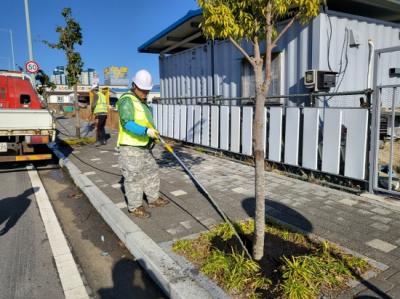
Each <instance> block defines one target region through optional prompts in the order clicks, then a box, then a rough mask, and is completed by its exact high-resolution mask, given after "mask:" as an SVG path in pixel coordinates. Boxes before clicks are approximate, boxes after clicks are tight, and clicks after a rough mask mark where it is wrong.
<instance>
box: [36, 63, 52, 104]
mask: <svg viewBox="0 0 400 299" xmlns="http://www.w3.org/2000/svg"><path fill="white" fill-rule="evenodd" d="M35 80H36V81H39V82H40V85H36V91H37V93H38V94H40V95H41V96H42V97H43V99H44V100H45V102H46V103H45V104H46V105H47V97H48V92H47V90H48V89H51V90H54V89H55V88H56V85H55V84H54V83H53V82H51V81H50V78H49V76H47V74H46V73H45V72H44V71H43V70H39V71H38V73H37V74H36V76H35Z"/></svg>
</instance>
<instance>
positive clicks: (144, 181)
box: [119, 146, 160, 211]
mask: <svg viewBox="0 0 400 299" xmlns="http://www.w3.org/2000/svg"><path fill="white" fill-rule="evenodd" d="M119 167H120V169H121V172H122V175H123V176H124V187H125V196H126V198H127V200H128V210H129V211H132V210H134V209H136V208H138V207H140V206H141V205H142V200H143V194H145V195H146V198H147V201H148V202H149V203H151V202H153V201H155V200H156V199H158V197H159V194H158V191H159V189H160V178H159V176H158V165H157V163H156V161H155V160H154V158H153V156H152V154H151V152H150V150H148V149H144V148H138V147H134V146H121V147H120V155H119Z"/></svg>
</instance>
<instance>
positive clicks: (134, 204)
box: [117, 70, 168, 218]
mask: <svg viewBox="0 0 400 299" xmlns="http://www.w3.org/2000/svg"><path fill="white" fill-rule="evenodd" d="M152 87H153V85H152V78H151V75H150V73H149V72H148V71H146V70H140V71H138V72H137V73H136V74H135V76H134V77H133V79H132V88H131V90H130V91H129V92H127V93H125V94H123V95H122V96H121V97H120V99H119V100H118V103H117V109H118V115H119V120H120V121H119V134H118V147H119V150H120V155H119V167H120V168H121V172H122V175H123V177H124V188H125V196H126V198H127V202H128V211H129V212H130V213H131V214H132V215H133V216H136V217H141V218H148V217H150V213H149V212H148V211H147V210H146V209H145V207H144V206H143V199H144V198H146V199H147V202H148V206H149V207H150V208H151V207H162V206H165V205H166V204H168V200H166V199H164V198H161V197H160V194H159V189H160V178H159V174H158V165H157V162H156V161H155V159H154V157H153V155H152V153H151V146H152V144H153V142H154V140H155V139H156V138H157V136H158V132H157V130H156V129H155V128H154V122H153V116H152V114H151V110H150V108H149V106H147V103H146V98H147V95H148V94H149V92H150V90H151V89H152Z"/></svg>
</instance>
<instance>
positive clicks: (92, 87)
mask: <svg viewBox="0 0 400 299" xmlns="http://www.w3.org/2000/svg"><path fill="white" fill-rule="evenodd" d="M95 89H99V84H97V83H94V84H92V86H91V87H90V90H95Z"/></svg>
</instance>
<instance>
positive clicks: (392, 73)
mask: <svg viewBox="0 0 400 299" xmlns="http://www.w3.org/2000/svg"><path fill="white" fill-rule="evenodd" d="M389 77H400V68H399V67H392V68H390V69H389Z"/></svg>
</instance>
